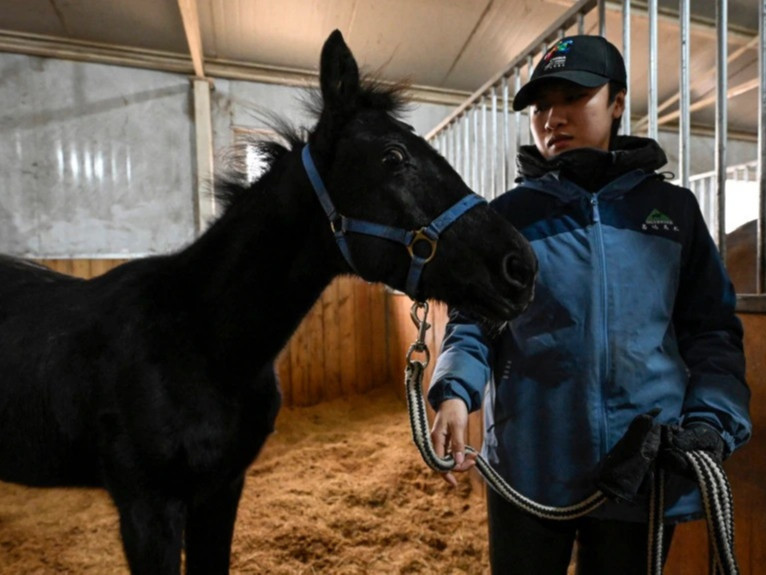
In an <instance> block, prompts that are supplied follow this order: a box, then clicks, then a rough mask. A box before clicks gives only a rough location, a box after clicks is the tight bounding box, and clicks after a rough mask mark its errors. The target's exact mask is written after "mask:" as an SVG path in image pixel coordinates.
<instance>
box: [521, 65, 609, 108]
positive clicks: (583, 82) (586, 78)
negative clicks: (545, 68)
mask: <svg viewBox="0 0 766 575" xmlns="http://www.w3.org/2000/svg"><path fill="white" fill-rule="evenodd" d="M549 80H566V81H568V82H572V83H574V84H579V85H580V86H585V87H586V88H596V87H597V86H603V85H604V84H606V83H607V82H609V78H607V77H605V76H601V75H599V74H594V73H592V72H584V71H581V70H562V71H560V72H551V73H550V74H545V75H544V76H540V77H539V78H535V79H534V80H532V81H530V82H527V84H525V85H524V87H523V88H522V89H521V90H519V91H518V92H517V93H516V96H514V98H513V110H514V111H515V112H519V111H521V110H523V109H524V108H526V107H527V106H529V105H530V104H531V103H532V98H533V97H534V95H535V90H536V89H537V88H538V87H539V86H540V85H542V84H544V83H545V82H548V81H549Z"/></svg>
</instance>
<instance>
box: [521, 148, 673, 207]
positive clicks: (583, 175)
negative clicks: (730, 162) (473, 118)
mask: <svg viewBox="0 0 766 575" xmlns="http://www.w3.org/2000/svg"><path fill="white" fill-rule="evenodd" d="M516 163H517V166H518V168H519V174H520V176H521V177H520V178H518V179H517V181H518V182H521V183H523V184H524V185H525V186H529V187H533V188H536V189H540V190H541V191H547V192H549V193H554V195H556V196H559V197H562V196H564V198H565V197H568V196H573V197H582V194H583V192H593V193H598V194H599V195H602V194H603V195H610V196H611V195H615V194H618V193H624V192H625V191H628V190H629V189H631V188H632V187H635V185H637V184H638V182H639V181H641V180H643V179H645V178H646V177H648V176H649V175H652V174H653V172H654V171H655V170H657V169H659V168H661V167H662V166H663V165H665V164H666V163H667V157H666V156H665V152H664V151H663V150H662V148H660V146H659V145H658V144H657V142H655V141H654V140H651V139H649V138H639V137H636V136H618V137H617V138H616V140H615V146H614V149H612V150H610V151H604V150H597V149H594V148H578V149H575V150H571V151H568V152H564V153H561V154H559V155H557V156H555V157H553V158H551V159H545V158H543V157H542V156H541V155H540V152H538V151H537V148H536V147H535V146H522V148H521V149H520V151H519V154H518V156H517V159H516ZM633 172H640V174H642V175H643V177H638V175H637V174H634V175H632V176H630V177H624V176H629V175H630V174H631V173H633ZM535 184H537V185H535ZM628 184H630V187H629V188H626V185H628ZM619 190H621V192H619ZM564 198H562V199H564Z"/></svg>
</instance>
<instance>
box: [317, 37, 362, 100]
mask: <svg viewBox="0 0 766 575" xmlns="http://www.w3.org/2000/svg"><path fill="white" fill-rule="evenodd" d="M319 84H320V86H321V88H322V100H323V101H324V106H325V108H326V109H329V110H330V111H332V112H341V113H343V112H347V111H350V110H352V109H353V108H354V106H355V105H356V100H357V94H358V93H359V67H358V66H357V64H356V60H355V59H354V55H353V54H352V53H351V50H349V48H348V46H347V45H346V42H345V41H344V40H343V34H341V33H340V30H335V31H334V32H333V33H332V34H330V36H329V37H328V38H327V40H326V41H325V43H324V46H323V47H322V57H321V60H320V63H319Z"/></svg>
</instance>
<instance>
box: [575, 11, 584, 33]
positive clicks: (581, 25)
mask: <svg viewBox="0 0 766 575" xmlns="http://www.w3.org/2000/svg"><path fill="white" fill-rule="evenodd" d="M577 33H578V34H579V35H580V36H582V35H583V34H585V13H584V12H578V13H577Z"/></svg>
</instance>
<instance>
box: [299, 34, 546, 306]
mask: <svg viewBox="0 0 766 575" xmlns="http://www.w3.org/2000/svg"><path fill="white" fill-rule="evenodd" d="M320 86H321V96H322V108H321V111H319V121H318V122H317V125H316V127H315V129H314V130H313V132H312V133H311V134H310V135H309V144H308V145H307V147H306V148H304V150H303V160H304V166H305V168H306V170H307V173H308V174H309V177H310V179H311V180H312V183H313V185H314V188H315V190H316V192H317V195H318V197H319V200H320V202H321V203H322V205H323V207H324V209H325V213H326V215H327V217H328V219H329V220H330V225H328V226H327V234H328V235H334V236H335V240H336V241H337V243H338V248H339V249H338V250H337V253H340V254H341V255H342V256H343V260H345V262H343V263H342V265H344V266H345V268H344V270H343V271H346V272H352V271H353V272H356V273H357V274H358V275H360V276H361V277H362V278H364V279H366V280H368V281H375V282H383V283H385V284H387V285H389V286H391V287H393V288H395V289H398V290H402V291H405V292H406V293H408V294H409V295H410V296H411V297H413V298H415V299H418V300H423V299H426V298H433V299H436V300H440V301H444V302H446V303H447V304H449V305H451V306H453V307H456V308H458V309H461V310H463V311H466V312H469V313H472V314H477V315H480V316H482V317H485V318H489V319H493V320H507V319H511V318H513V317H515V316H516V315H517V314H518V313H520V312H521V311H522V310H523V309H524V308H525V307H526V305H527V304H528V302H529V301H530V299H531V297H532V293H533V286H534V280H535V274H536V269H537V262H536V259H535V257H534V253H533V251H532V249H531V247H530V246H529V244H528V242H527V241H526V240H525V239H524V237H523V236H522V235H521V234H520V233H519V232H518V231H517V230H516V229H515V228H514V227H513V226H512V225H511V224H510V223H508V222H507V221H506V220H505V219H504V218H502V217H500V216H499V215H498V214H497V213H496V212H495V211H494V210H493V209H491V208H490V207H489V206H488V205H487V203H486V202H484V201H483V200H482V199H481V198H479V197H478V196H476V195H475V194H473V192H472V191H471V190H470V189H469V188H468V186H466V184H465V183H464V182H463V180H462V179H461V178H460V176H459V175H458V174H457V172H455V170H454V169H452V167H451V166H450V165H449V163H448V162H447V161H446V160H445V159H444V158H443V157H442V156H441V155H440V154H439V153H438V152H436V150H434V149H433V148H432V147H431V146H430V145H429V144H428V143H427V142H426V141H425V140H424V139H423V138H421V137H419V136H417V135H416V134H415V133H414V132H413V129H412V128H411V127H410V126H408V125H407V124H405V123H404V122H402V121H401V120H399V119H398V118H397V112H399V111H401V110H402V107H403V99H402V95H401V94H402V89H401V87H390V86H383V85H381V84H380V83H376V82H374V81H369V80H364V79H360V75H359V68H358V66H357V63H356V61H355V59H354V56H353V55H352V53H351V51H350V50H349V48H348V46H347V45H346V43H345V42H344V40H343V37H342V35H341V33H340V32H339V31H337V30H336V31H335V32H333V33H332V34H331V35H330V37H329V38H328V39H327V41H326V42H325V45H324V47H323V49H322V55H321V62H320Z"/></svg>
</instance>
